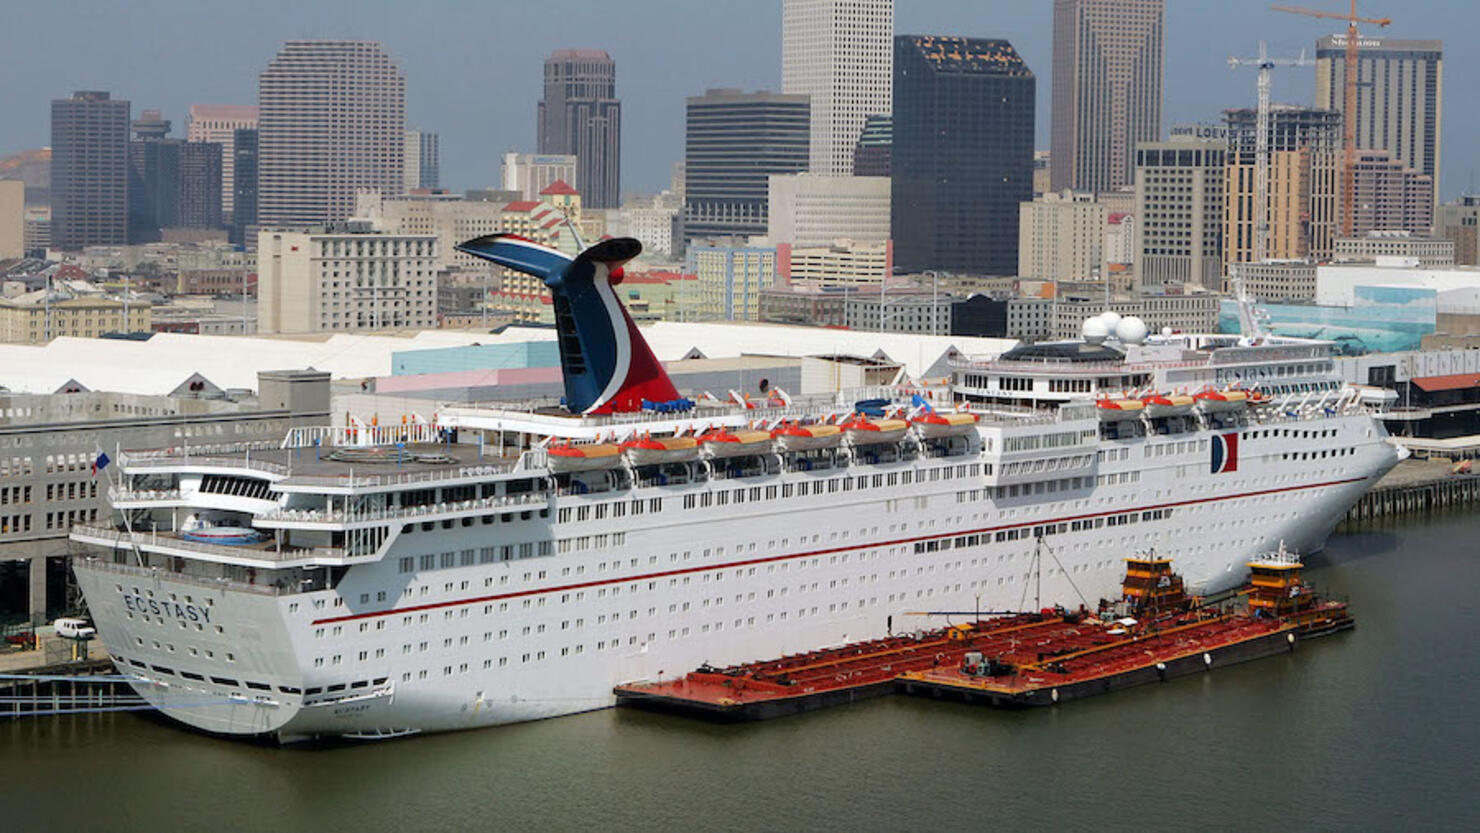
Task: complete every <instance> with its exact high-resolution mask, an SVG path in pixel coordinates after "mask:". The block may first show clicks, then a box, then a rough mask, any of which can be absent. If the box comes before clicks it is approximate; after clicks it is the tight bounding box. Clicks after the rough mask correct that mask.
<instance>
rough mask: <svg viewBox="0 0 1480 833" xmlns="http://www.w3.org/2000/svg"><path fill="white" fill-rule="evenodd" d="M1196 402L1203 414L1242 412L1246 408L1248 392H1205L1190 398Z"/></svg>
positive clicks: (1229, 389)
mask: <svg viewBox="0 0 1480 833" xmlns="http://www.w3.org/2000/svg"><path fill="white" fill-rule="evenodd" d="M1192 398H1193V399H1195V400H1197V407H1198V408H1199V409H1201V410H1202V412H1203V413H1205V414H1221V413H1227V412H1229V411H1242V410H1243V409H1244V408H1246V407H1248V404H1249V399H1250V397H1249V392H1248V391H1246V390H1234V389H1233V388H1228V389H1226V390H1205V391H1202V392H1201V393H1195V394H1193V396H1192Z"/></svg>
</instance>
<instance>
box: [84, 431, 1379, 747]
mask: <svg viewBox="0 0 1480 833" xmlns="http://www.w3.org/2000/svg"><path fill="white" fill-rule="evenodd" d="M1089 424H1090V425H1093V424H1094V423H1093V420H1092V419H1091V420H1090V421H1089ZM1293 425H1294V426H1295V427H1296V428H1297V429H1307V428H1310V429H1317V430H1320V431H1322V432H1324V431H1332V432H1333V433H1332V434H1331V435H1330V436H1322V437H1316V436H1315V433H1316V432H1315V430H1309V431H1306V433H1307V434H1309V436H1302V435H1301V431H1300V430H1297V431H1294V432H1292V433H1291V434H1290V435H1289V436H1283V435H1276V436H1262V437H1256V438H1245V439H1243V440H1242V443H1241V446H1242V453H1241V459H1240V460H1239V463H1238V465H1237V466H1236V468H1233V469H1225V470H1224V471H1222V472H1221V473H1209V471H1208V452H1207V450H1206V449H1207V445H1206V444H1207V442H1208V441H1209V437H1210V435H1209V434H1208V433H1207V432H1202V433H1198V434H1184V435H1177V436H1173V437H1155V438H1151V439H1149V440H1136V441H1134V442H1116V441H1101V442H1099V443H1098V444H1097V445H1096V446H1092V448H1097V449H1098V452H1099V453H1098V458H1099V460H1098V465H1097V467H1096V468H1095V470H1094V475H1093V476H1092V477H1086V478H1084V483H1083V485H1082V486H1080V487H1076V488H1073V489H1066V490H1065V491H1062V492H1046V491H1045V492H1037V491H1034V489H1033V488H1031V487H1030V488H1028V489H1026V490H1023V491H1024V492H1026V493H1022V492H1020V493H1018V494H1010V493H1009V490H1007V489H1005V488H1002V487H998V488H996V489H988V488H985V487H983V485H982V483H983V478H982V476H981V475H980V474H976V475H973V474H971V472H972V471H980V470H981V468H980V467H981V463H980V461H981V459H982V458H981V457H980V456H978V455H975V454H972V455H967V456H960V457H945V458H938V459H920V460H916V461H908V462H896V463H884V464H878V465H869V464H861V463H860V464H855V465H853V466H850V467H847V468H842V469H834V470H823V471H816V472H803V471H795V472H785V473H781V474H774V475H763V476H758V477H753V478H739V479H729V480H715V481H710V482H708V483H700V484H693V485H685V486H677V487H647V488H635V489H631V490H627V491H623V492H612V493H601V494H589V495H573V496H556V497H553V498H552V502H551V504H550V507H549V508H550V512H549V517H548V518H546V519H540V518H538V517H534V518H532V519H531V520H526V521H521V522H518V523H515V524H511V525H509V526H508V527H504V526H497V527H487V526H473V527H471V528H467V527H461V526H456V525H454V526H453V527H452V528H450V529H443V528H437V529H434V530H432V531H417V532H416V533H415V534H408V535H403V536H401V537H400V538H398V539H397V540H396V541H395V542H394V543H393V544H392V545H391V546H390V547H389V549H388V551H386V552H385V553H384V554H383V555H382V557H380V558H379V560H374V561H369V562H367V563H361V564H357V565H355V566H352V567H349V568H348V569H347V571H346V572H345V573H344V574H343V577H342V578H341V579H340V580H339V582H338V584H337V586H336V587H335V588H334V589H321V590H316V591H313V592H294V593H288V592H282V591H279V590H275V589H272V588H260V587H252V586H250V585H243V584H242V583H240V582H221V581H215V582H212V581H206V580H202V579H189V578H185V577H182V576H179V575H173V574H171V573H169V572H166V571H162V570H150V569H144V568H140V567H137V566H129V564H128V563H127V562H129V561H131V560H132V559H133V558H134V555H133V554H132V553H130V552H129V551H128V550H127V549H120V550H117V551H116V552H112V553H106V554H98V555H97V557H95V558H92V559H77V560H75V564H74V568H75V571H76V574H77V577H78V581H79V583H80V585H81V587H82V590H83V592H84V593H85V595H86V598H87V601H88V605H89V607H90V609H91V612H92V615H93V617H94V621H95V622H96V623H97V625H98V629H99V633H100V636H101V638H102V639H103V641H104V643H105V644H106V646H107V648H108V650H109V652H110V653H111V654H112V656H113V657H114V658H115V662H116V663H117V664H118V666H119V670H120V671H122V672H124V673H128V674H132V675H135V676H136V677H137V678H138V681H137V682H136V683H135V688H136V689H137V690H138V691H139V692H140V694H142V695H143V696H144V697H145V698H146V699H148V700H149V701H150V702H152V703H154V704H156V705H158V706H159V707H160V708H161V710H162V711H164V713H166V714H168V715H170V716H171V717H174V718H176V719H178V720H180V721H182V722H184V723H187V724H189V725H191V726H195V727H199V728H201V729H205V730H208V731H212V732H218V733H223V734H230V735H250V734H273V735H275V736H277V737H279V738H281V739H284V740H293V739H300V738H308V737H313V736H322V735H332V736H341V735H347V736H364V737H382V736H394V735H398V734H404V733H407V732H415V731H440V730H452V729H461V728H469V727H474V726H486V725H492V724H499V723H512V722H517V721H524V720H533V719H539V718H545V717H553V716H557V715H563V714H570V713H574V712H580V711H587V710H591V709H597V708H604V707H607V706H610V705H611V704H612V703H613V697H612V695H611V689H612V687H613V686H614V685H616V684H619V683H624V682H631V681H635V680H643V679H654V678H657V677H660V676H663V677H667V676H674V675H680V674H683V673H685V672H687V671H689V670H692V669H693V668H694V667H696V666H698V665H700V664H701V663H705V662H708V663H711V664H716V665H724V664H729V663H735V662H740V661H746V660H755V659H763V658H769V657H775V656H779V655H781V654H784V653H792V652H798V651H804V650H809V649H814V648H817V647H819V646H823V645H830V644H837V643H839V642H844V641H849V640H859V639H867V638H872V637H878V636H882V635H884V634H885V633H886V632H888V631H889V630H890V629H891V628H892V630H893V631H895V632H898V631H907V630H912V629H917V628H923V627H930V626H934V625H938V624H939V622H935V621H931V620H928V619H922V618H920V617H911V616H906V615H905V612H906V611H910V610H920V609H936V610H950V609H957V610H963V609H972V608H973V607H976V606H978V605H979V606H980V608H982V609H1020V608H1022V607H1025V606H1026V607H1031V606H1033V605H1039V604H1042V605H1048V604H1054V603H1059V604H1064V605H1067V606H1077V605H1079V604H1080V603H1081V602H1084V603H1087V604H1089V605H1091V606H1093V605H1094V604H1095V603H1096V602H1097V601H1098V600H1099V599H1100V598H1101V597H1113V596H1115V595H1117V593H1118V588H1119V582H1120V579H1121V577H1122V574H1123V566H1124V565H1123V561H1122V559H1123V558H1124V557H1125V556H1127V555H1131V554H1133V553H1135V552H1137V551H1140V550H1144V549H1146V548H1148V547H1155V548H1156V549H1157V550H1158V552H1161V553H1163V554H1165V555H1168V556H1170V557H1171V558H1173V559H1174V562H1175V565H1176V568H1177V569H1178V571H1179V572H1181V573H1182V574H1183V575H1184V577H1185V578H1186V580H1187V582H1188V585H1189V587H1190V588H1193V589H1196V590H1198V591H1212V590H1217V589H1222V588H1226V587H1229V586H1233V585H1235V584H1237V583H1239V582H1240V581H1242V579H1243V577H1244V575H1245V573H1246V567H1245V562H1246V561H1247V560H1248V559H1249V558H1250V557H1252V556H1254V555H1256V554H1258V553H1261V552H1266V551H1268V550H1270V549H1273V548H1274V547H1276V546H1277V545H1279V543H1280V542H1281V541H1283V542H1284V543H1285V545H1286V546H1288V547H1290V548H1292V549H1296V550H1299V551H1302V552H1310V551H1314V550H1318V549H1319V548H1320V547H1321V546H1322V545H1323V544H1324V542H1325V539H1326V537H1327V536H1328V535H1329V534H1330V532H1331V530H1332V529H1333V528H1334V527H1335V525H1336V524H1337V523H1339V522H1340V520H1341V519H1342V517H1344V516H1345V514H1346V512H1347V511H1348V509H1349V508H1350V507H1351V506H1352V505H1353V504H1354V503H1355V502H1356V501H1357V500H1358V498H1360V496H1361V495H1362V494H1363V492H1364V491H1365V490H1367V489H1368V488H1369V487H1370V486H1371V485H1372V483H1373V482H1375V481H1376V479H1377V478H1378V477H1380V476H1381V475H1382V474H1383V473H1385V472H1386V471H1387V470H1388V469H1390V468H1391V467H1392V465H1393V464H1394V463H1395V462H1396V460H1397V459H1398V457H1397V452H1396V451H1395V450H1394V449H1393V447H1392V446H1390V445H1389V444H1388V443H1387V442H1386V441H1385V438H1384V436H1383V433H1382V431H1381V428H1380V426H1378V424H1377V423H1376V422H1375V421H1374V420H1373V419H1371V418H1370V417H1368V416H1366V415H1363V414H1359V413H1349V414H1344V415H1339V416H1334V417H1330V418H1327V419H1323V420H1318V421H1313V422H1307V423H1293ZM1255 427H1257V426H1255ZM1269 433H1270V432H1268V431H1266V432H1265V434H1266V435H1267V434H1269ZM1178 443H1181V445H1180V446H1179V445H1178ZM1150 446H1155V447H1156V448H1155V449H1152V448H1150ZM1168 447H1169V449H1170V450H1164V449H1167V448H1168ZM1125 450H1129V452H1130V453H1126V452H1125ZM1153 450H1155V451H1156V453H1155V454H1153V453H1152V451H1153ZM973 466H976V467H977V468H976V469H973V468H972V467H973ZM988 468H990V467H988ZM905 472H913V473H914V474H913V476H912V480H913V482H911V483H905V482H904V480H905V476H904V474H905ZM844 477H847V478H851V479H852V484H850V488H846V489H843V488H836V484H835V485H832V486H829V485H827V484H826V483H823V482H819V481H827V480H829V479H833V478H844ZM1076 482H1078V481H1077V480H1076ZM802 484H807V485H806V486H805V487H803V485H802ZM875 484H878V485H875ZM770 487H776V488H777V490H778V491H777V492H776V494H779V489H781V488H783V487H795V488H796V490H797V493H796V495H795V496H793V497H785V498H783V497H779V496H773V494H772V491H771V490H770ZM737 490H743V491H744V493H745V495H744V497H745V499H744V501H743V502H738V501H737V502H731V503H728V505H718V504H716V505H710V504H708V503H707V502H705V503H703V504H699V502H698V499H697V498H696V500H695V504H696V505H695V506H694V507H693V508H686V507H685V505H684V500H685V497H684V496H686V495H700V494H702V493H704V492H709V493H713V494H718V493H721V492H727V493H730V494H731V495H734V493H735V492H736V491H737ZM814 490H815V491H814ZM786 492H787V493H788V494H790V493H791V488H786ZM655 500H656V501H660V503H657V504H655V503H653V501H655ZM618 503H620V504H625V505H628V506H635V505H636V504H637V503H641V504H642V505H643V506H644V508H646V509H647V510H648V511H645V512H643V513H642V514H629V513H626V512H624V513H623V516H622V517H615V516H604V517H603V516H602V515H601V514H600V513H592V516H591V517H590V519H588V520H586V521H584V522H581V521H567V520H565V519H564V518H563V517H562V515H564V514H565V513H564V512H563V511H561V510H563V509H567V508H577V509H578V508H580V507H583V506H591V507H596V506H599V505H602V504H608V505H614V504H618ZM655 506H656V507H659V508H657V509H654V508H653V507H655ZM634 511H635V510H634ZM583 514H584V513H583ZM425 526H431V525H430V524H427V525H425ZM1045 530H1051V532H1049V533H1048V534H1046V535H1045V537H1044V542H1045V543H1046V545H1047V547H1046V552H1047V553H1049V554H1047V555H1045V557H1044V564H1043V567H1042V571H1041V588H1042V590H1041V592H1042V596H1041V599H1035V598H1034V593H1035V592H1036V589H1035V588H1036V582H1035V581H1034V580H1033V579H1034V578H1035V576H1034V574H1033V568H1032V566H1031V560H1032V557H1033V551H1034V549H1035V542H1034V534H1035V532H1037V531H1045ZM500 536H505V537H500ZM540 536H543V537H544V538H546V539H549V540H554V541H562V542H563V541H572V542H574V543H573V544H572V545H571V546H570V548H568V549H560V550H556V551H555V552H554V554H553V555H549V556H544V557H531V558H519V559H515V560H511V561H495V562H492V563H482V562H480V563H473V564H470V565H468V566H456V567H451V568H446V569H432V570H420V569H417V570H414V571H409V572H403V571H402V570H401V569H400V567H399V565H400V564H401V563H402V562H401V559H403V558H405V557H413V558H419V557H421V556H423V555H425V554H428V553H439V554H440V553H446V554H451V553H472V552H474V551H475V550H479V551H481V548H482V547H484V546H485V545H487V544H488V543H490V542H494V541H499V540H508V539H511V538H513V539H521V540H533V539H534V538H536V537H540ZM94 543H96V542H94ZM582 543H584V544H585V545H586V546H584V547H583V546H581V544H582ZM98 552H99V553H101V550H99V551H98ZM118 562H124V563H118ZM1076 588H1077V590H1076ZM1080 593H1083V594H1084V595H1083V597H1081V596H1080ZM186 675H192V676H186ZM335 687H338V688H335Z"/></svg>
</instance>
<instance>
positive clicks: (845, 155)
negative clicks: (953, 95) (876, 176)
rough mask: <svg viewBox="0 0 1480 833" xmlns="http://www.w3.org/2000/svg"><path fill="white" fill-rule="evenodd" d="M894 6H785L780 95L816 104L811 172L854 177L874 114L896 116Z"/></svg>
mask: <svg viewBox="0 0 1480 833" xmlns="http://www.w3.org/2000/svg"><path fill="white" fill-rule="evenodd" d="M893 35H894V0H782V3H781V92H783V93H787V94H792V95H804V96H807V97H808V98H809V99H810V100H811V108H812V109H811V133H812V137H811V142H810V143H809V145H810V157H811V162H810V163H809V165H808V167H807V170H809V171H811V172H812V173H815V174H825V175H842V176H846V175H848V174H852V173H854V170H853V157H854V148H855V147H856V146H857V144H858V141H859V138H860V137H861V136H862V134H863V129H864V123H865V122H866V121H867V120H868V118H869V116H877V115H879V114H882V113H889V112H891V109H890V108H891V106H892V104H891V101H892V93H891V85H892V84H893V80H894V66H893V58H894V52H893V49H892V48H891V42H890V38H892V37H893Z"/></svg>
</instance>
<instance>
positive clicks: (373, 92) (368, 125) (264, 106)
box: [257, 40, 406, 225]
mask: <svg viewBox="0 0 1480 833" xmlns="http://www.w3.org/2000/svg"><path fill="white" fill-rule="evenodd" d="M257 105H258V107H257V109H258V134H257V139H258V177H257V196H258V203H257V218H258V221H259V222H260V223H261V224H262V225H294V224H304V223H321V222H325V221H328V220H336V219H343V218H345V217H348V216H349V215H350V214H351V213H352V212H353V211H354V207H355V191H356V190H357V189H360V188H373V189H376V190H379V191H380V192H381V193H383V194H399V193H401V189H402V186H403V181H402V177H403V174H402V171H403V169H404V167H405V164H406V160H405V146H406V78H405V76H403V75H402V74H401V70H400V68H399V67H397V66H396V63H395V61H393V60H391V57H390V55H388V54H387V53H386V51H385V49H383V48H382V47H381V45H380V44H379V43H375V42H373V41H350V40H301V41H288V42H287V43H286V44H285V45H284V46H283V48H282V49H281V50H280V51H279V52H278V54H277V57H275V58H273V60H272V63H270V64H268V66H267V69H265V70H263V72H262V74H261V75H260V76H258V87H257Z"/></svg>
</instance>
